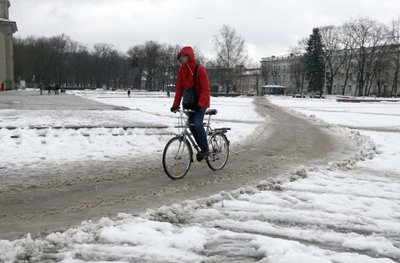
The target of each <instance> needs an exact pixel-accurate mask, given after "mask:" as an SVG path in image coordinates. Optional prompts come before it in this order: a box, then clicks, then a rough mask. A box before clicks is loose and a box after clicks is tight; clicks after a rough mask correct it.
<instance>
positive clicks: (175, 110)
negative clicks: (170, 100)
mask: <svg viewBox="0 0 400 263" xmlns="http://www.w3.org/2000/svg"><path fill="white" fill-rule="evenodd" d="M178 110H179V107H171V112H173V113H175V112H177V111H178Z"/></svg>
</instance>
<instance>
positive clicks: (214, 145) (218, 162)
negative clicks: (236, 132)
mask: <svg viewBox="0 0 400 263" xmlns="http://www.w3.org/2000/svg"><path fill="white" fill-rule="evenodd" d="M208 147H209V150H210V156H209V157H208V158H207V164H208V166H209V167H210V168H211V169H212V170H214V171H216V170H220V169H222V168H224V166H225V165H226V162H227V161H228V157H229V141H228V139H227V138H226V136H225V135H224V134H223V133H214V134H213V135H211V137H210V139H209V141H208Z"/></svg>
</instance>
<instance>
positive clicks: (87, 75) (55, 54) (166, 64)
mask: <svg viewBox="0 0 400 263" xmlns="http://www.w3.org/2000/svg"><path fill="white" fill-rule="evenodd" d="M177 50H178V47H177V46H171V45H167V44H159V43H157V42H154V41H149V42H146V43H145V44H142V45H137V46H134V47H132V48H131V49H129V51H128V52H127V54H122V53H121V52H119V51H118V50H117V49H115V48H114V47H113V46H112V45H110V44H104V43H100V44H96V45H94V48H93V50H92V51H89V50H88V48H87V47H85V46H83V45H81V44H79V43H78V42H76V41H73V40H72V39H71V38H70V37H69V36H66V35H60V36H55V37H51V38H45V37H41V38H35V37H29V38H25V39H19V38H16V39H15V40H14V60H15V62H14V65H15V66H14V68H15V75H16V79H17V80H19V79H24V80H26V81H28V82H33V83H43V84H51V83H60V84H66V85H71V86H81V87H93V88H101V87H103V86H105V87H107V88H109V87H111V88H127V87H131V86H134V87H140V86H141V82H142V80H143V79H147V80H148V81H146V87H147V88H148V89H150V90H152V89H155V88H156V87H157V86H158V85H159V84H160V83H162V84H164V83H167V82H168V80H169V79H168V78H169V76H172V75H173V74H172V72H173V71H174V70H176V68H177V66H178V65H177V63H176V52H177ZM139 61H140V63H139ZM142 76H144V77H145V78H142Z"/></svg>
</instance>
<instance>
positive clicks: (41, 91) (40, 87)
mask: <svg viewBox="0 0 400 263" xmlns="http://www.w3.org/2000/svg"><path fill="white" fill-rule="evenodd" d="M39 89H40V95H43V84H42V82H40V83H39Z"/></svg>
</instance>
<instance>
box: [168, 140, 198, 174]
mask: <svg viewBox="0 0 400 263" xmlns="http://www.w3.org/2000/svg"><path fill="white" fill-rule="evenodd" d="M192 153H193V151H192V147H191V146H190V144H189V142H188V141H187V140H184V139H183V138H182V137H174V138H172V139H171V140H169V141H168V143H167V144H166V145H165V148H164V152H163V159H162V163H163V167H164V171H165V173H166V174H167V176H168V177H169V178H171V179H172V180H176V179H182V178H183V177H184V176H185V175H186V174H187V172H188V171H189V169H190V165H191V164H192V156H193V154H192Z"/></svg>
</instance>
